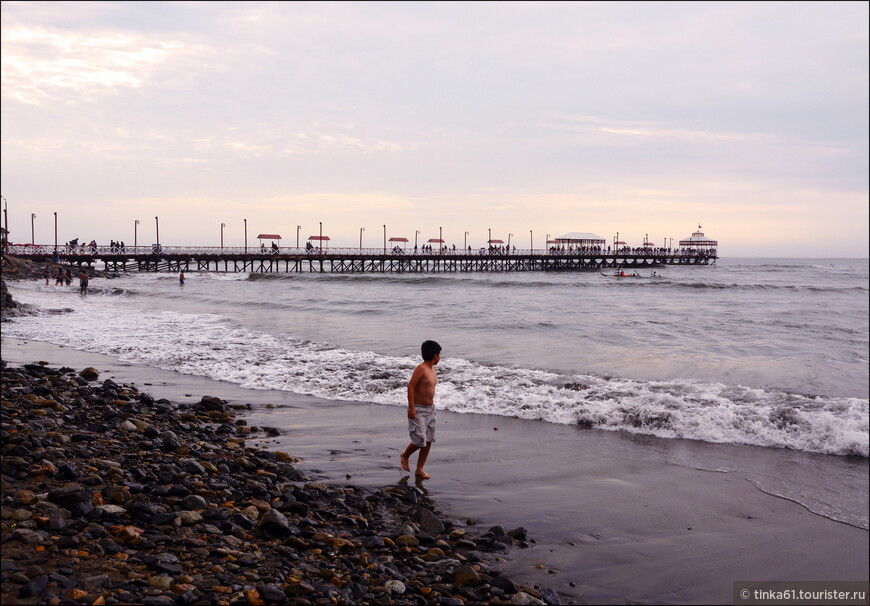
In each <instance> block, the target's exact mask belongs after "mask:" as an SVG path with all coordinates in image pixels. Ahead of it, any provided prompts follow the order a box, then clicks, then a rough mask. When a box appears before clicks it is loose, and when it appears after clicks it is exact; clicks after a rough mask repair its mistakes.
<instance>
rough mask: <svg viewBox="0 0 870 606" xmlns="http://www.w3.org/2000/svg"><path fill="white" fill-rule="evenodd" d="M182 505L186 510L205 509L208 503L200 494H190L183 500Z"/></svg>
mask: <svg viewBox="0 0 870 606" xmlns="http://www.w3.org/2000/svg"><path fill="white" fill-rule="evenodd" d="M181 505H182V507H184V508H185V509H205V508H206V507H208V503H207V502H206V500H205V499H204V498H202V497H201V496H199V495H198V494H190V495H187V496H186V497H184V498H183V499H181Z"/></svg>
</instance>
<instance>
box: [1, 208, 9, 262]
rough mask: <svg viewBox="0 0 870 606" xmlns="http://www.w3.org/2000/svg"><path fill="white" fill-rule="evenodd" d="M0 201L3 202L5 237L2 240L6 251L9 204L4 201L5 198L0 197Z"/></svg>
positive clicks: (7, 245) (7, 244) (7, 248)
mask: <svg viewBox="0 0 870 606" xmlns="http://www.w3.org/2000/svg"><path fill="white" fill-rule="evenodd" d="M0 199H2V200H3V219H4V220H5V222H6V237H5V238H3V245H4V246H5V247H6V250H7V251H8V250H9V202H7V201H6V198H4V197H3V196H0Z"/></svg>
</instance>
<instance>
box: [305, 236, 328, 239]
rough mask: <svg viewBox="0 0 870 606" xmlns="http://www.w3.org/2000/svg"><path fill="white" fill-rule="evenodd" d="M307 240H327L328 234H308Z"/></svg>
mask: <svg viewBox="0 0 870 606" xmlns="http://www.w3.org/2000/svg"><path fill="white" fill-rule="evenodd" d="M308 239H309V240H329V236H309V237H308Z"/></svg>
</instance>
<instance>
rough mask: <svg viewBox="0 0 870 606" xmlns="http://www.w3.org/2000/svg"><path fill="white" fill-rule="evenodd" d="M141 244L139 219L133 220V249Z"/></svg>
mask: <svg viewBox="0 0 870 606" xmlns="http://www.w3.org/2000/svg"><path fill="white" fill-rule="evenodd" d="M138 245H139V219H136V220H135V221H133V251H134V253H135V252H137V251H136V247H137V246H138Z"/></svg>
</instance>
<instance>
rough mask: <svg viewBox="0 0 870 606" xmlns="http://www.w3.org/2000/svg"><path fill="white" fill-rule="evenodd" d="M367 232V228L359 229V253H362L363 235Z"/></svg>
mask: <svg viewBox="0 0 870 606" xmlns="http://www.w3.org/2000/svg"><path fill="white" fill-rule="evenodd" d="M365 230H366V228H365V227H360V228H359V251H360V252H362V233H363V232H364V231H365Z"/></svg>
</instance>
